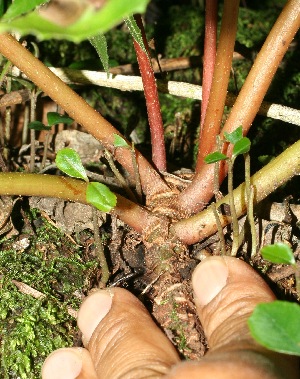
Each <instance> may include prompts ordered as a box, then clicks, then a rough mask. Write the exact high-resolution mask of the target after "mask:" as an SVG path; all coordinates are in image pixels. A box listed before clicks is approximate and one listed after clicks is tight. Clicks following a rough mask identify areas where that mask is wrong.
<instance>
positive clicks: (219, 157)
mask: <svg viewBox="0 0 300 379" xmlns="http://www.w3.org/2000/svg"><path fill="white" fill-rule="evenodd" d="M225 159H228V157H227V155H225V154H222V153H220V152H219V151H215V152H214V153H211V154H208V155H207V156H206V157H205V158H204V162H205V163H209V164H210V163H216V162H219V161H223V160H225Z"/></svg>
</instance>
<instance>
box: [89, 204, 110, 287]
mask: <svg viewBox="0 0 300 379" xmlns="http://www.w3.org/2000/svg"><path fill="white" fill-rule="evenodd" d="M92 211H93V228H94V239H95V251H96V254H97V256H98V258H99V263H100V267H101V270H102V272H101V280H100V282H101V285H99V287H101V288H103V287H106V283H107V282H108V279H109V269H108V265H107V260H106V257H105V254H104V249H103V244H102V241H101V238H100V233H99V225H98V215H97V209H96V208H95V207H92Z"/></svg>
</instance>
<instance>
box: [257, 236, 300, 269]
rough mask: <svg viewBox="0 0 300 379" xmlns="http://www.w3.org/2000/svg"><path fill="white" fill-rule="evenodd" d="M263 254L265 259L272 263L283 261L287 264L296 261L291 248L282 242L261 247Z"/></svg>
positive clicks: (292, 263)
mask: <svg viewBox="0 0 300 379" xmlns="http://www.w3.org/2000/svg"><path fill="white" fill-rule="evenodd" d="M261 255H262V257H263V258H264V259H266V260H268V261H270V262H272V263H281V264H285V265H294V264H295V263H296V261H295V257H294V254H293V252H292V250H291V248H290V247H289V246H288V245H287V244H285V243H282V242H278V243H275V244H274V245H267V246H264V247H263V248H262V249H261Z"/></svg>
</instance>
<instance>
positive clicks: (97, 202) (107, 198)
mask: <svg viewBox="0 0 300 379" xmlns="http://www.w3.org/2000/svg"><path fill="white" fill-rule="evenodd" d="M86 200H87V202H88V203H90V204H92V205H94V207H96V208H97V209H99V210H100V211H102V212H109V211H111V209H112V208H113V207H115V206H116V204H117V196H116V195H115V194H114V193H113V192H112V191H111V190H110V189H109V188H108V187H107V186H106V185H105V184H102V183H98V182H92V183H89V185H88V187H87V190H86Z"/></svg>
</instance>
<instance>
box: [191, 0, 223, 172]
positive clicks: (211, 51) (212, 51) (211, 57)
mask: <svg viewBox="0 0 300 379" xmlns="http://www.w3.org/2000/svg"><path fill="white" fill-rule="evenodd" d="M217 10H218V0H206V4H205V36H204V55H203V75H202V101H201V121H200V131H199V147H198V158H197V165H196V172H198V171H199V170H200V168H201V166H202V164H203V161H204V157H205V156H206V155H207V154H208V152H207V149H206V139H205V134H206V133H205V131H204V132H203V125H204V120H205V115H206V109H207V105H208V99H209V94H210V89H211V85H212V79H213V74H214V67H215V61H216V50H217V15H218V12H217ZM203 136H204V137H203Z"/></svg>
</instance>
